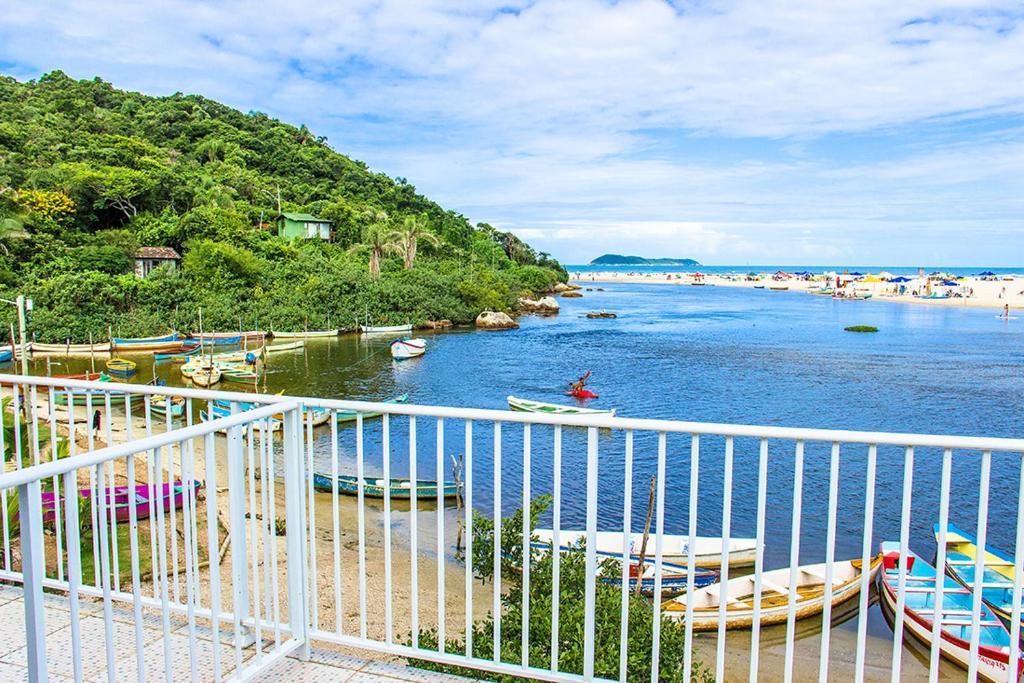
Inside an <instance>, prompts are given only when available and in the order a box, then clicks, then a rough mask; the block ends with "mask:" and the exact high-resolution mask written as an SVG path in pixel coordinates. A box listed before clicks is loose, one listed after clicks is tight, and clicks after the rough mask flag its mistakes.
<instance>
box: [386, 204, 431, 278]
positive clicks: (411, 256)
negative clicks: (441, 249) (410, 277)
mask: <svg viewBox="0 0 1024 683" xmlns="http://www.w3.org/2000/svg"><path fill="white" fill-rule="evenodd" d="M391 237H392V238H393V239H394V241H395V242H396V243H397V244H398V245H400V247H401V250H402V258H403V260H404V262H405V269H406V270H411V269H412V264H413V262H414V261H415V260H416V249H417V248H418V245H419V242H420V240H422V241H423V242H426V243H427V244H429V245H431V246H434V247H436V246H439V245H440V244H441V240H439V239H438V238H437V236H436V235H435V234H434V233H432V232H430V231H429V230H427V222H426V220H425V219H424V218H423V216H406V217H405V220H404V221H403V222H402V227H400V228H399V229H398V230H395V231H394V232H392V233H391Z"/></svg>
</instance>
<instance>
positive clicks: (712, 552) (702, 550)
mask: <svg viewBox="0 0 1024 683" xmlns="http://www.w3.org/2000/svg"><path fill="white" fill-rule="evenodd" d="M533 535H534V537H535V538H536V539H538V541H539V542H540V543H541V544H543V545H545V546H549V545H551V543H552V539H553V538H554V533H553V531H552V530H551V529H535V530H534V532H533ZM586 537H587V532H586V531H580V530H576V529H562V530H561V531H560V532H559V534H558V544H559V545H560V546H561V548H562V550H567V549H569V548H571V547H573V546H576V545H578V544H580V543H581V542H583V541H585V540H586ZM656 538H657V535H656V534H650V536H649V537H648V539H647V558H648V559H653V558H654V548H655V541H656ZM643 540H644V535H643V534H637V533H634V534H630V540H629V553H630V557H632V558H633V559H639V557H640V546H641V545H642V544H643ZM689 546H690V537H689V536H686V535H676V534H665V535H663V536H662V559H663V560H664V561H666V562H671V563H674V564H681V565H685V564H687V563H688V562H689ZM694 550H695V552H694V556H693V558H694V564H695V565H696V566H698V567H713V568H718V567H719V566H720V565H721V564H722V539H721V538H718V537H715V536H697V537H696V542H695V543H694ZM597 554H598V555H599V556H602V557H618V558H621V557H622V532H621V531H598V532H597ZM756 556H757V541H756V540H755V539H753V538H730V539H729V566H730V567H747V566H750V565H752V564H754V560H755V558H756Z"/></svg>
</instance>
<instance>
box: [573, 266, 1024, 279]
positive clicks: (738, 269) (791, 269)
mask: <svg viewBox="0 0 1024 683" xmlns="http://www.w3.org/2000/svg"><path fill="white" fill-rule="evenodd" d="M565 269H566V270H567V271H568V272H570V273H596V272H600V273H633V272H636V273H645V272H646V273H693V272H697V271H699V272H701V273H711V274H715V275H733V274H743V273H758V274H760V273H775V272H778V271H780V270H781V271H783V272H786V273H804V272H806V273H814V274H821V273H830V272H835V273H864V274H867V273H879V272H882V271H886V272H889V273H892V274H893V275H904V276H914V275H917V274H918V271H920V270H923V271H924V272H925V273H934V272H942V273H950V274H951V275H957V276H970V275H978V274H979V273H983V272H986V271H988V272H991V273H995V274H996V275H1000V276H1002V275H1024V265H1021V266H1012V267H998V268H997V267H990V266H877V265H876V266H864V265H818V266H807V265H801V266H795V265H786V264H781V265H780V264H775V265H771V264H753V265H750V264H747V265H735V264H734V265H705V264H701V265H698V266H661V265H622V266H611V265H590V264H576V265H565Z"/></svg>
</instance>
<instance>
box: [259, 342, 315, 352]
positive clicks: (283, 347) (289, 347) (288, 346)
mask: <svg viewBox="0 0 1024 683" xmlns="http://www.w3.org/2000/svg"><path fill="white" fill-rule="evenodd" d="M305 346H306V342H304V341H303V340H301V339H300V340H299V341H293V342H286V343H284V344H272V345H270V346H265V347H264V351H266V352H267V353H280V352H281V351H295V350H297V349H302V348H305Z"/></svg>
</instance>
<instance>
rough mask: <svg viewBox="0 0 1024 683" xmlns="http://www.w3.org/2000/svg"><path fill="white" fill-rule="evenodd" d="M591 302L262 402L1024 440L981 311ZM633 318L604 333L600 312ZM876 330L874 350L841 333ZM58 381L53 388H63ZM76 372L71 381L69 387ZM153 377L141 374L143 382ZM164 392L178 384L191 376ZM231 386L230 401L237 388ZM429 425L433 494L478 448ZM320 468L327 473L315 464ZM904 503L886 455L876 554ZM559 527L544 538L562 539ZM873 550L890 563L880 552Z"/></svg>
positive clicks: (998, 533)
mask: <svg viewBox="0 0 1024 683" xmlns="http://www.w3.org/2000/svg"><path fill="white" fill-rule="evenodd" d="M600 286H602V287H604V289H605V290H606V291H586V292H584V298H581V299H560V303H561V305H562V312H561V314H560V315H559V316H557V317H552V318H538V317H531V316H527V317H524V318H522V319H521V320H520V323H521V326H522V327H521V329H519V330H517V331H509V332H476V331H473V330H468V329H467V330H456V331H452V332H448V333H445V334H439V335H435V336H432V337H430V346H429V351H428V353H427V354H426V356H424V357H423V358H420V359H416V360H412V361H405V362H393V361H392V360H391V359H390V357H389V356H388V355H387V351H386V345H387V341H388V340H387V339H384V340H379V341H366V340H360V339H358V338H356V337H345V338H341V339H339V340H330V341H319V340H318V341H311V342H310V343H309V345H308V347H307V350H306V352H305V353H299V354H292V355H283V356H274V357H272V359H271V365H270V370H271V372H270V373H269V374H268V378H267V386H266V390H268V391H270V392H276V391H286V392H288V393H293V394H298V395H317V396H324V397H337V398H369V399H381V398H387V397H389V396H393V395H396V394H398V393H408V394H409V395H410V397H411V400H412V401H414V402H416V403H423V404H437V405H451V406H466V407H485V408H505V407H506V401H505V398H506V396H508V395H509V394H513V395H517V396H522V397H529V398H534V399H540V400H548V401H552V402H568V401H571V400H572V399H569V398H568V397H566V396H564V395H563V393H562V392H563V391H564V389H565V384H566V383H567V382H568V381H569V380H571V379H575V378H576V377H578V376H579V375H580V374H582V373H583V372H584V371H586V370H591V371H592V372H593V376H592V380H591V387H592V388H593V389H594V390H595V391H597V392H598V393H600V395H601V397H600V399H598V400H596V401H594V402H592V403H591V405H593V406H595V407H615V408H617V409H618V411H619V414H620V415H623V416H629V417H642V418H662V419H679V420H693V421H709V422H727V423H746V424H762V425H784V426H794V427H820V428H842V429H859V430H881V431H901V432H924V433H941V434H958V435H977V436H1004V437H1021V436H1024V427H1022V416H1024V320H1022V321H1015V320H1011V321H1002V320H998V319H997V318H996V315H995V312H994V311H991V310H986V309H959V308H953V307H938V306H920V305H906V304H897V303H886V302H875V301H867V302H845V301H833V300H832V299H831V298H827V297H813V296H809V295H806V294H802V293H799V292H771V291H767V290H750V289H738V288H724V287H700V288H697V287H671V286H665V285H627V284H617V285H600ZM597 309H605V310H609V311H616V312H617V313H618V314H619V317H618V319H615V320H589V319H586V318H585V317H583V314H584V313H585V312H586V311H588V310H597ZM853 324H868V325H875V326H877V327H878V328H879V329H880V331H879V332H878V333H877V334H853V333H848V332H844V331H843V327H845V326H847V325H853ZM58 371H59V370H54V372H58ZM69 371H71V370H70V369H69ZM148 372H149V369H148V368H140V375H139V376H140V377H146V376H147V374H148ZM157 372H158V374H161V375H162V376H164V377H167V378H168V379H170V380H172V381H173V380H177V379H179V378H178V376H177V374H176V370H175V369H173V368H170V367H166V368H159V369H158V370H157ZM225 387H226V388H232V387H231V385H225ZM380 430H381V425H380V422H379V421H377V422H371V421H368V422H367V423H366V441H365V443H366V451H365V452H366V462H367V471H368V472H371V473H379V472H380V468H381V462H382V452H381V440H380ZM391 430H392V435H391V457H392V471H393V473H394V474H393V476H403V475H405V474H406V473H408V471H409V447H408V421H407V419H405V418H396V419H393V420H392V421H391ZM441 431H442V434H443V437H444V443H443V446H442V448H440V449H438V447H437V426H436V424H435V422H434V421H433V420H425V419H420V420H419V422H418V434H417V442H418V449H417V464H418V470H419V476H420V478H431V479H433V478H436V467H437V465H436V463H437V454H438V452H439V450H440V453H441V456H442V470H443V471H442V476H444V477H445V478H450V472H451V460H450V457H451V456H452V455H455V456H458V455H460V454H462V453H463V452H464V450H465V428H464V425H463V424H461V423H452V422H451V421H449V422H447V423H445V424H444V425H443V429H442V430H441ZM317 439H318V451H319V452H321V453H323V454H326V453H328V452H329V439H330V433H329V430H319V431H318V432H317ZM624 440H625V436H624V434H622V433H617V432H611V431H602V432H601V434H600V439H599V447H600V456H599V457H600V466H599V467H600V469H599V474H600V484H599V496H598V504H599V508H598V509H599V521H600V525H601V528H602V529H604V530H615V529H617V530H621V528H622V517H623V510H622V505H623V489H624V486H623V484H624V477H625V474H624ZM585 441H586V434H585V432H584V431H583V430H574V429H566V430H564V434H563V469H562V485H563V505H564V508H563V526H564V527H565V528H581V527H582V526H583V524H584V510H585V473H586V444H585ZM552 442H553V435H552V430H551V429H549V428H538V427H534V428H533V430H532V434H531V467H530V485H531V488H530V493H531V494H533V495H537V494H541V493H550V492H551V490H552V482H553V474H554V473H553V467H552V464H553V455H552ZM339 445H340V452H341V454H342V458H343V461H342V469H343V470H344V471H348V472H353V471H354V467H355V465H354V457H355V456H354V454H355V431H354V429H352V428H351V427H349V428H345V429H342V430H341V431H340V433H339ZM690 458H691V452H690V439H689V437H688V436H685V435H680V436H670V437H669V438H668V442H667V477H666V482H665V492H666V493H665V495H666V499H665V500H666V506H665V520H664V521H665V528H666V530H667V531H669V532H673V533H683V532H685V531H686V529H687V523H688V519H687V510H688V501H689V491H690V488H689V486H690V483H689V481H688V478H689V471H690ZM829 458H830V446H829V445H828V444H817V443H811V444H807V448H806V453H805V468H804V482H803V501H802V515H801V518H800V537H801V550H800V554H801V559H802V561H803V562H811V561H823V559H824V548H825V522H826V511H827V500H828V474H829ZM523 460H524V458H523V429H522V427H520V426H516V425H505V427H504V439H503V457H502V498H501V500H502V507H503V510H504V511H505V513H506V514H507V513H510V512H511V511H512V510H514V509H515V508H517V507H519V506H520V505H521V504H522V498H523V479H524V476H523V475H524V467H523ZM656 461H657V438H656V436H654V435H652V434H645V433H638V434H637V435H636V438H635V462H634V473H633V484H634V485H633V505H632V510H631V513H632V520H633V521H632V524H633V526H634V529H635V530H640V529H641V526H642V524H643V519H644V515H645V513H646V510H647V491H648V485H649V478H650V476H651V475H652V474H654V472H655V466H656ZM493 462H494V458H493V426H492V425H491V424H482V423H481V424H476V425H474V430H473V462H472V469H473V481H474V486H473V489H474V493H473V502H474V507H476V508H477V509H478V510H480V511H481V512H484V513H486V514H490V512H491V510H492V506H493V493H492V492H493V488H492V482H493V476H494V468H493ZM866 462H867V448H866V447H862V446H849V447H844V449H843V451H842V466H841V474H840V490H839V501H840V515H839V531H838V537H837V557H838V558H841V559H845V558H849V557H853V556H858V555H859V554H860V550H861V548H860V544H861V538H862V532H863V528H864V527H863V506H864V495H865V469H866ZM979 464H980V457H979V455H978V454H976V453H957V454H955V462H954V470H953V496H952V500H951V513H950V515H951V520H952V521H954V522H955V523H957V524H959V525H961V526H963V527H967V528H973V525H974V524H975V519H976V516H975V515H976V509H977V500H978V488H979ZM317 466H318V467H320V468H322V469H324V470H329V467H330V466H329V464H328V461H327V460H326V459H324V458H323V457H320V456H318V462H317ZM723 466H724V442H723V440H722V439H716V438H705V439H703V440H702V442H701V445H700V479H699V482H698V491H699V506H698V533H700V534H702V535H717V534H719V533H720V531H721V528H722V503H723ZM940 471H941V453H940V452H936V451H933V450H919V451H918V452H917V453H915V459H914V469H913V499H912V502H913V505H912V517H911V530H912V547H913V548H914V549H915V550H916V551H917V552H918V553H920V554H922V555H924V556H926V557H930V556H931V554H932V552H933V550H934V540H933V538H932V534H931V526H932V524H934V522H935V521H936V520H937V515H938V492H939V477H940ZM757 473H758V443H757V442H756V441H754V440H744V439H738V440H737V441H736V443H735V460H734V463H733V470H732V475H733V499H732V517H731V520H732V534H733V535H734V536H753V535H754V533H755V530H756V526H755V524H756V507H755V505H756V495H757V485H758V481H757ZM1019 473H1020V454H1016V455H1001V454H995V455H994V456H993V464H992V478H991V486H990V489H989V497H990V503H989V505H990V510H989V537H990V539H992V542H993V543H994V544H995V545H997V546H999V547H1003V548H1004V549H1007V550H1012V548H1013V539H1014V536H1015V524H1016V521H1015V520H1016V506H1017V491H1018V486H1019ZM793 480H794V444H793V443H792V442H772V444H771V447H770V453H769V476H768V507H767V519H766V538H767V539H768V543H767V550H766V556H767V560H768V562H769V566H772V567H775V566H786V565H788V563H789V562H788V557H789V539H790V533H791V525H792V521H793V514H792V507H793ZM902 489H903V455H902V451H899V450H896V449H886V448H880V449H879V453H878V468H877V488H876V509H875V519H874V529H873V539H874V540H873V543H874V544H877V542H879V541H881V540H883V539H889V538H895V537H896V536H897V535H898V531H899V512H900V508H901V503H902V498H901V496H902ZM548 519H549V518H546V519H544V520H542V522H543V524H545V525H547V522H548ZM875 547H877V545H876V546H875Z"/></svg>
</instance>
